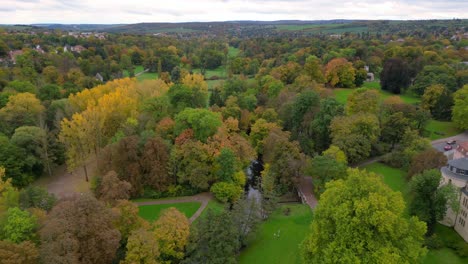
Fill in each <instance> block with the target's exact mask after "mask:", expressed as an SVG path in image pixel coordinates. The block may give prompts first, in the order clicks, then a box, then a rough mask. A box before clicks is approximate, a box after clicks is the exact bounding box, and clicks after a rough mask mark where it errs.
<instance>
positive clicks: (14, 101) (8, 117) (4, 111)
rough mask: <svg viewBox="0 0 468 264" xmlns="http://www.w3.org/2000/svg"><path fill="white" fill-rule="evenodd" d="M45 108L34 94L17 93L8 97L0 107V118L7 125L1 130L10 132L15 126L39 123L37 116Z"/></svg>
mask: <svg viewBox="0 0 468 264" xmlns="http://www.w3.org/2000/svg"><path fill="white" fill-rule="evenodd" d="M44 111H45V108H44V106H43V105H42V104H41V101H39V100H38V99H37V98H36V96H35V95H34V94H31V93H19V94H16V95H12V96H10V97H9V99H8V103H7V104H6V106H5V107H3V108H1V109H0V118H1V119H2V120H3V121H4V122H5V123H4V125H7V127H4V128H3V131H5V132H7V133H11V132H12V131H13V130H14V129H15V128H17V127H20V126H27V125H37V124H39V117H40V116H41V115H42V114H43V113H44Z"/></svg>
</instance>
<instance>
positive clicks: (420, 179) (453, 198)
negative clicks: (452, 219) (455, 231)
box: [409, 169, 459, 236]
mask: <svg viewBox="0 0 468 264" xmlns="http://www.w3.org/2000/svg"><path fill="white" fill-rule="evenodd" d="M441 179H442V176H441V174H440V171H439V170H436V169H432V170H427V171H423V172H422V173H420V174H416V175H415V176H413V178H412V179H411V182H410V190H411V191H410V193H411V202H410V207H409V208H410V212H411V214H413V215H416V216H417V217H419V219H421V220H422V221H424V222H426V223H427V235H428V236H430V235H432V234H433V233H434V228H435V225H436V224H437V221H440V220H442V219H443V218H444V216H445V214H446V212H447V209H448V208H449V206H451V205H452V206H453V205H456V204H458V203H459V201H458V190H457V189H456V187H454V186H453V185H451V184H446V185H443V186H440V182H441ZM452 208H454V207H452Z"/></svg>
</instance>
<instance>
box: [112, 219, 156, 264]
mask: <svg viewBox="0 0 468 264" xmlns="http://www.w3.org/2000/svg"><path fill="white" fill-rule="evenodd" d="M159 254H160V252H159V245H158V241H157V240H156V237H155V236H154V234H153V233H152V232H151V231H148V230H145V229H143V228H141V229H137V230H135V231H133V232H132V233H131V235H130V237H129V238H128V242H127V253H126V255H125V260H123V261H121V262H120V264H134V263H145V264H158V263H160V262H159V261H158V258H159Z"/></svg>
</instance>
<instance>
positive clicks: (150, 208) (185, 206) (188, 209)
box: [138, 202, 201, 222]
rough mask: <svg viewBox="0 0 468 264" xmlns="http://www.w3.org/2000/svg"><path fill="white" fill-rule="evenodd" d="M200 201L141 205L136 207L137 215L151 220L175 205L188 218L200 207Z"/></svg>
mask: <svg viewBox="0 0 468 264" xmlns="http://www.w3.org/2000/svg"><path fill="white" fill-rule="evenodd" d="M200 205H201V203H199V202H193V203H173V204H155V205H142V206H139V207H138V209H139V210H138V215H139V216H141V217H142V218H144V219H146V220H148V221H150V222H153V221H155V220H156V219H158V217H159V215H160V214H161V211H162V210H164V209H167V208H170V207H175V208H176V209H177V210H179V211H180V212H181V213H183V214H185V216H187V218H190V217H191V216H192V215H193V214H194V213H195V212H196V211H197V210H198V208H199V207H200Z"/></svg>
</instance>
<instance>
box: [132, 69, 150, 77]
mask: <svg viewBox="0 0 468 264" xmlns="http://www.w3.org/2000/svg"><path fill="white" fill-rule="evenodd" d="M148 71H149V69H146V70H144V71H141V72H139V73H135V77H138V76H140V75H142V74H143V73H146V72H148Z"/></svg>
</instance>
